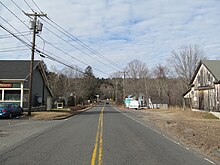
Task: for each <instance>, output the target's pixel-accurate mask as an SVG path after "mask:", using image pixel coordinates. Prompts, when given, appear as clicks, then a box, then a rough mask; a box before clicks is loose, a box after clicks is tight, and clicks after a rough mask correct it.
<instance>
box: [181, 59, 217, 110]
mask: <svg viewBox="0 0 220 165" xmlns="http://www.w3.org/2000/svg"><path fill="white" fill-rule="evenodd" d="M183 96H184V101H186V100H188V102H189V103H190V107H191V108H192V109H199V110H206V111H220V60H204V61H201V62H200V64H199V66H198V67H197V69H196V72H195V74H194V76H193V78H192V80H191V88H190V89H189V90H188V91H187V92H186V93H185V94H184V95H183Z"/></svg>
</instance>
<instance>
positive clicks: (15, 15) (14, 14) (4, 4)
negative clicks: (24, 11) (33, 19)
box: [0, 2, 29, 28]
mask: <svg viewBox="0 0 220 165" xmlns="http://www.w3.org/2000/svg"><path fill="white" fill-rule="evenodd" d="M0 3H1V4H2V6H4V7H5V8H6V9H7V10H8V11H9V12H10V13H11V14H12V15H14V16H15V17H16V18H17V19H18V20H19V21H20V22H22V23H23V24H24V25H25V26H26V27H27V28H29V27H28V25H26V24H25V23H24V22H23V21H22V20H21V19H20V18H19V17H18V16H17V15H16V14H14V13H13V12H12V11H11V10H10V9H9V8H8V7H7V6H6V5H5V4H3V3H2V2H0Z"/></svg>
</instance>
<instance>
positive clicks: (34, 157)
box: [0, 105, 212, 165]
mask: <svg viewBox="0 0 220 165" xmlns="http://www.w3.org/2000/svg"><path fill="white" fill-rule="evenodd" d="M0 164H1V165H11V164H16V165H41V164H43V165H70V164H71V165H88V164H91V165H95V164H99V165H101V164H103V165H104V164H105V165H148V164H149V165H177V164H178V165H211V164H212V163H211V162H209V160H205V159H204V158H203V157H202V156H201V155H199V154H197V153H195V152H193V151H191V150H188V149H187V148H184V147H183V146H181V145H179V144H177V143H176V142H175V141H173V140H172V139H170V138H168V137H166V136H164V135H162V134H161V133H160V132H157V131H156V130H154V129H153V128H152V127H151V126H148V125H147V124H146V123H145V124H144V123H142V122H140V121H138V120H137V119H136V118H134V117H133V116H132V114H131V113H127V112H126V111H122V112H121V111H119V110H117V109H114V108H112V107H111V106H109V105H105V106H103V105H100V106H96V107H94V108H92V109H90V110H88V111H86V112H84V113H81V114H78V115H76V116H73V117H71V118H68V119H67V120H64V121H62V122H60V123H58V124H56V125H54V126H53V127H50V128H48V129H45V131H41V132H40V133H38V134H35V135H34V136H32V137H31V138H27V139H26V140H23V141H22V142H20V143H18V144H17V145H16V146H13V147H11V148H9V149H8V150H7V151H5V152H4V153H2V154H1V155H0Z"/></svg>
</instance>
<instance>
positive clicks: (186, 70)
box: [169, 45, 205, 87]
mask: <svg viewBox="0 0 220 165" xmlns="http://www.w3.org/2000/svg"><path fill="white" fill-rule="evenodd" d="M203 59H205V53H204V51H203V50H202V49H200V48H199V47H198V45H194V46H192V45H189V46H184V47H182V48H180V49H178V50H173V51H172V53H171V57H170V58H169V63H170V65H171V67H172V68H173V69H174V71H175V73H176V74H177V75H178V76H179V77H180V78H182V80H183V82H184V83H185V85H186V87H189V83H190V80H191V79H192V76H193V74H194V72H195V70H196V67H197V66H198V64H199V62H200V61H201V60H203Z"/></svg>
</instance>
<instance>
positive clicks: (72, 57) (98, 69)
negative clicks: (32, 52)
mask: <svg viewBox="0 0 220 165" xmlns="http://www.w3.org/2000/svg"><path fill="white" fill-rule="evenodd" d="M11 1H12V2H13V3H14V4H15V5H16V6H17V7H18V8H19V9H20V10H21V11H22V12H23V13H25V12H24V11H23V10H22V9H21V8H20V7H19V5H18V4H16V3H15V2H14V1H13V0H11ZM24 2H25V3H26V4H27V6H28V7H29V8H30V9H31V10H32V11H34V10H33V9H32V8H31V6H30V5H29V4H28V2H27V1H25V0H24ZM47 44H50V45H51V46H52V47H54V48H55V49H57V50H59V51H61V52H63V53H64V54H66V55H68V56H70V57H72V58H74V59H75V60H77V61H79V62H81V63H83V64H84V65H87V66H88V65H89V64H87V63H85V62H83V61H81V60H79V59H78V58H76V57H73V56H71V55H70V54H68V53H67V52H64V51H63V50H61V49H60V48H58V47H56V46H54V45H53V44H51V43H49V42H47ZM93 69H94V70H96V71H99V72H101V73H103V74H105V75H107V74H106V73H105V72H103V71H101V70H99V69H97V68H95V67H93Z"/></svg>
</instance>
